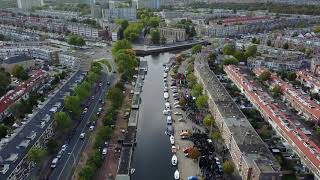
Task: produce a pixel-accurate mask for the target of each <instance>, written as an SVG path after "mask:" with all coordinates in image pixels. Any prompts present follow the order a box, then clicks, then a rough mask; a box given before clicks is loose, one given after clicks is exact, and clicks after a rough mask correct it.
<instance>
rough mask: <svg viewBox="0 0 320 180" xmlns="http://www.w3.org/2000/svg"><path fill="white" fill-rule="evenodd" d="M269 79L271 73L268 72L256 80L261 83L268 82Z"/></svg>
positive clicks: (264, 72)
mask: <svg viewBox="0 0 320 180" xmlns="http://www.w3.org/2000/svg"><path fill="white" fill-rule="evenodd" d="M270 78H271V73H270V71H268V70H265V71H263V72H262V73H261V74H260V75H259V77H258V79H259V80H260V81H262V82H264V81H268V80H269V79H270Z"/></svg>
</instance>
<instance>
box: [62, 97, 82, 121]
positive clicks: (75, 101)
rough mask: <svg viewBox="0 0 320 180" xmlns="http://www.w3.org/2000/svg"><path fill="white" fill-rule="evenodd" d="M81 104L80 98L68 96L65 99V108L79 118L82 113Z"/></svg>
mask: <svg viewBox="0 0 320 180" xmlns="http://www.w3.org/2000/svg"><path fill="white" fill-rule="evenodd" d="M80 104H81V100H80V98H79V96H66V97H65V98H64V107H65V108H66V109H67V110H68V111H70V112H72V114H74V115H76V116H79V115H80V113H81V109H80Z"/></svg>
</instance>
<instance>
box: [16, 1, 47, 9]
mask: <svg viewBox="0 0 320 180" xmlns="http://www.w3.org/2000/svg"><path fill="white" fill-rule="evenodd" d="M17 4H18V8H19V9H23V10H31V8H32V7H33V6H43V5H44V3H43V0H17Z"/></svg>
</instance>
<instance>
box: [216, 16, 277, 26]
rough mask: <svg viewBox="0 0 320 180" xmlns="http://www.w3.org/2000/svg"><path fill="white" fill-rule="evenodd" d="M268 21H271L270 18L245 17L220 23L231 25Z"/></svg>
mask: <svg viewBox="0 0 320 180" xmlns="http://www.w3.org/2000/svg"><path fill="white" fill-rule="evenodd" d="M269 19H271V17H270V16H259V17H249V16H245V17H235V18H228V19H224V20H223V21H222V22H223V23H224V24H229V25H231V24H236V23H253V22H256V21H262V20H269Z"/></svg>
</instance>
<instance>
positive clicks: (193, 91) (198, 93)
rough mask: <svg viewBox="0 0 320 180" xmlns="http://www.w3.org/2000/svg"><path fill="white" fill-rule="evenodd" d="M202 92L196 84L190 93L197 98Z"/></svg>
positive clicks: (199, 85)
mask: <svg viewBox="0 0 320 180" xmlns="http://www.w3.org/2000/svg"><path fill="white" fill-rule="evenodd" d="M202 91H203V87H202V85H201V84H198V83H197V84H196V85H194V86H193V88H192V91H191V95H192V96H193V97H199V96H200V95H201V94H202Z"/></svg>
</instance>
